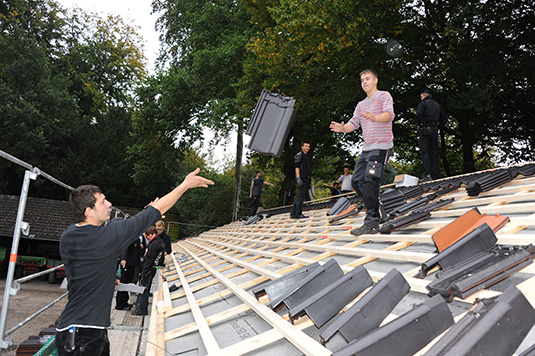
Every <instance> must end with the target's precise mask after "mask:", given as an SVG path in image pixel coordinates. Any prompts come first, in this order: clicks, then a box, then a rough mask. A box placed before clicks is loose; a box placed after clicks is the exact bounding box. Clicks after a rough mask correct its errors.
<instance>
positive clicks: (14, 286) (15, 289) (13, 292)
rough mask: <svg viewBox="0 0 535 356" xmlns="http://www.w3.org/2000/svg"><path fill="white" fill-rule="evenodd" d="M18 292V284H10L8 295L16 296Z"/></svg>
mask: <svg viewBox="0 0 535 356" xmlns="http://www.w3.org/2000/svg"><path fill="white" fill-rule="evenodd" d="M19 290H20V283H19V282H17V281H13V283H12V284H11V288H9V294H10V295H17V293H18V291H19Z"/></svg>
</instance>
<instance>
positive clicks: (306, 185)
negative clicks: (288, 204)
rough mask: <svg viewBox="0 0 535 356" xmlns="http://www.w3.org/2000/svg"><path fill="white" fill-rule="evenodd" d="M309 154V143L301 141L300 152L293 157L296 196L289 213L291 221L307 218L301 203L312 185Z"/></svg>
mask: <svg viewBox="0 0 535 356" xmlns="http://www.w3.org/2000/svg"><path fill="white" fill-rule="evenodd" d="M309 152H310V142H309V141H303V143H302V144H301V151H299V153H297V154H296V155H295V156H294V162H295V181H296V183H297V196H296V197H295V200H294V203H293V205H292V209H291V211H290V218H292V219H307V218H308V216H305V215H303V202H304V201H305V196H306V193H307V191H308V190H309V189H310V184H311V183H312V162H311V159H310V153H309Z"/></svg>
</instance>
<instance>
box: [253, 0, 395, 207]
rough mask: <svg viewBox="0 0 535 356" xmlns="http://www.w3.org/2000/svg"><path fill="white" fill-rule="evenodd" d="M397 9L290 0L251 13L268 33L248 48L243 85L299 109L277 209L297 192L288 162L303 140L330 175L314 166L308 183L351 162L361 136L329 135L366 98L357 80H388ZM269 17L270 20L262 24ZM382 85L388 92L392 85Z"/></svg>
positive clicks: (285, 158) (387, 4) (386, 5)
mask: <svg viewBox="0 0 535 356" xmlns="http://www.w3.org/2000/svg"><path fill="white" fill-rule="evenodd" d="M402 5H403V2H401V1H383V2H380V3H373V2H368V3H362V2H354V1H349V0H347V1H304V2H303V1H293V0H290V1H281V2H268V4H266V8H265V9H262V8H259V7H258V6H254V7H253V8H254V9H255V10H256V12H255V13H254V15H253V18H259V19H264V20H263V21H262V23H264V24H265V26H266V27H265V28H264V29H263V31H262V32H259V34H258V35H257V36H256V37H255V38H254V39H253V41H252V43H251V44H250V46H249V50H250V52H251V56H250V58H249V59H248V61H247V63H246V64H247V65H246V74H247V76H248V80H247V81H248V82H251V83H261V86H262V87H265V88H267V89H270V90H272V91H275V92H279V93H281V94H284V95H288V96H292V97H293V98H295V99H296V101H297V107H298V112H297V115H296V118H295V121H294V124H293V126H292V128H291V130H290V132H289V135H288V142H287V143H286V145H285V147H284V150H283V154H282V160H281V163H280V165H279V167H280V169H282V170H283V172H284V174H285V176H286V179H285V182H284V185H283V187H282V189H281V192H280V199H281V201H280V202H281V203H283V202H284V197H286V196H287V195H288V193H289V192H293V190H294V187H295V183H294V173H293V171H294V170H293V168H294V167H293V156H294V155H295V154H296V153H297V152H299V150H300V146H301V141H302V140H305V139H306V140H309V141H311V143H312V148H313V149H312V152H313V154H314V156H315V157H317V159H320V160H321V161H324V162H329V165H331V167H332V170H324V169H322V168H320V167H321V165H322V163H320V162H319V161H317V162H316V163H314V158H313V175H314V177H316V178H318V179H319V180H325V181H330V180H332V179H333V177H334V176H336V175H337V174H338V173H339V172H340V171H341V170H342V167H343V165H344V164H346V163H347V162H351V161H353V158H352V157H351V155H350V154H349V152H348V150H347V147H348V145H351V146H354V145H358V144H359V143H360V135H357V134H354V135H347V136H343V135H338V134H333V133H331V132H330V130H329V129H328V126H329V123H330V122H331V121H332V120H336V121H345V122H347V121H348V120H349V119H350V118H351V116H352V113H353V110H354V108H355V105H356V103H357V102H358V100H361V98H363V97H364V94H363V93H362V91H361V89H360V76H359V73H360V72H361V71H362V70H363V69H365V68H368V67H373V68H376V69H377V70H378V71H379V72H381V71H384V72H390V69H389V68H390V64H389V63H388V61H389V59H388V57H387V55H386V53H385V52H384V51H383V43H384V42H385V41H386V40H384V38H385V37H388V36H391V35H395V34H397V33H398V32H400V31H401V18H400V16H399V14H398V13H399V8H400V7H401V6H402ZM268 15H269V17H270V18H271V20H266V18H267V16H268ZM385 78H388V76H385ZM380 83H381V86H382V87H384V88H389V84H390V83H391V80H389V79H385V80H384V81H383V79H381V81H380ZM383 83H384V84H383ZM331 162H334V164H333V163H331Z"/></svg>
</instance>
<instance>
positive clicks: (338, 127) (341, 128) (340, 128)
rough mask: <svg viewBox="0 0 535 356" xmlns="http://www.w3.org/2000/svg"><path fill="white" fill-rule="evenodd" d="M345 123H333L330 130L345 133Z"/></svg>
mask: <svg viewBox="0 0 535 356" xmlns="http://www.w3.org/2000/svg"><path fill="white" fill-rule="evenodd" d="M344 126H345V124H344V122H343V121H342V123H338V122H334V121H331V124H330V125H329V128H330V129H331V131H334V132H345V131H344Z"/></svg>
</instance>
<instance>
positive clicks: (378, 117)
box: [375, 112, 390, 122]
mask: <svg viewBox="0 0 535 356" xmlns="http://www.w3.org/2000/svg"><path fill="white" fill-rule="evenodd" d="M375 121H376V122H388V121H390V113H388V112H384V113H382V114H381V115H375Z"/></svg>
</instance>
